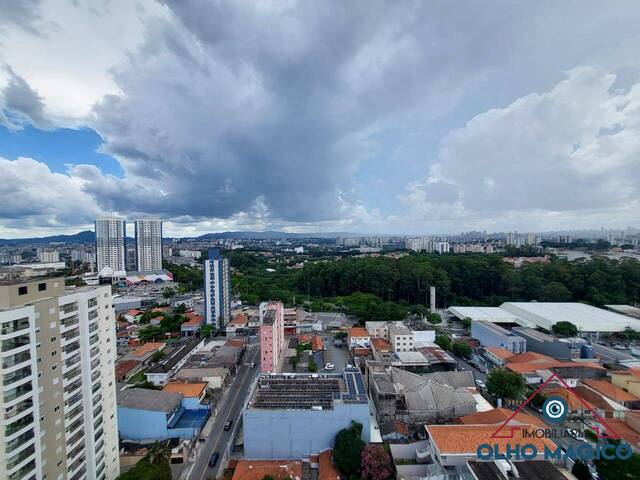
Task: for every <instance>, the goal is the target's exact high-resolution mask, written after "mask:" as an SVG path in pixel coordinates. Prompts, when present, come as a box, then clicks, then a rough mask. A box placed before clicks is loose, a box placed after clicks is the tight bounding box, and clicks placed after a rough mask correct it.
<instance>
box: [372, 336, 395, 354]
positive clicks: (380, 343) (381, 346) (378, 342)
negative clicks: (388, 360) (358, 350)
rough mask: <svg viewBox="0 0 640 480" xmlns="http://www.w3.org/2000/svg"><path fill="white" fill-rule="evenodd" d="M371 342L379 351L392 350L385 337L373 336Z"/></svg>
mask: <svg viewBox="0 0 640 480" xmlns="http://www.w3.org/2000/svg"><path fill="white" fill-rule="evenodd" d="M371 344H372V345H373V346H374V347H375V348H376V350H377V351H378V352H390V351H391V345H390V344H389V342H387V341H386V340H385V339H383V338H372V339H371Z"/></svg>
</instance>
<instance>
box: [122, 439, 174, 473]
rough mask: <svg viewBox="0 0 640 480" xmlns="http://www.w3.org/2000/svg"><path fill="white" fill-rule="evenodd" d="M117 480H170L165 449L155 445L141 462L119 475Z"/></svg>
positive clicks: (167, 455) (167, 456)
mask: <svg viewBox="0 0 640 480" xmlns="http://www.w3.org/2000/svg"><path fill="white" fill-rule="evenodd" d="M118 480H171V466H170V465H169V454H168V451H167V449H166V448H165V447H163V446H161V445H158V444H155V445H154V446H153V447H151V449H150V450H149V453H147V454H146V455H145V456H144V458H143V459H142V460H140V461H139V462H138V463H136V465H135V466H134V467H133V468H132V469H130V470H127V471H126V472H125V473H123V474H122V475H120V476H119V477H118Z"/></svg>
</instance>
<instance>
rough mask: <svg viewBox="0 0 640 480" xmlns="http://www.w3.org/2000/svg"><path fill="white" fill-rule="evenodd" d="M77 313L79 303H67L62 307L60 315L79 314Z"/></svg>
mask: <svg viewBox="0 0 640 480" xmlns="http://www.w3.org/2000/svg"><path fill="white" fill-rule="evenodd" d="M77 311H78V302H73V303H67V304H66V305H62V306H61V307H60V313H61V314H62V315H67V314H68V313H71V312H77Z"/></svg>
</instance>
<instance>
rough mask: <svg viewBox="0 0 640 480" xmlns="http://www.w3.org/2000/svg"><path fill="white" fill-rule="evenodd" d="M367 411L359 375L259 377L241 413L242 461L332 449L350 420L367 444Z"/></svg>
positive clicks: (302, 455)
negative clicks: (336, 437) (247, 403)
mask: <svg viewBox="0 0 640 480" xmlns="http://www.w3.org/2000/svg"><path fill="white" fill-rule="evenodd" d="M369 416H370V412H369V403H368V398H367V393H366V391H365V386H364V382H363V379H362V375H361V374H360V372H359V371H358V370H357V369H352V370H350V371H347V372H345V373H344V374H342V375H340V374H295V375H292V374H286V375H262V376H261V377H260V379H259V381H258V384H257V386H256V388H255V390H254V392H253V393H252V396H251V399H250V401H249V405H248V406H247V408H246V409H245V411H244V412H243V416H242V421H243V429H244V453H245V458H247V459H251V460H267V459H271V460H288V459H300V458H306V457H308V456H309V455H312V454H317V453H319V452H321V451H323V450H326V449H328V448H332V447H333V442H334V439H335V436H336V434H337V433H338V432H339V431H340V430H342V429H343V428H348V427H349V425H350V424H351V422H352V421H356V422H358V423H360V424H362V427H363V428H362V439H363V440H364V441H365V442H369V441H370V423H369V422H370V418H369Z"/></svg>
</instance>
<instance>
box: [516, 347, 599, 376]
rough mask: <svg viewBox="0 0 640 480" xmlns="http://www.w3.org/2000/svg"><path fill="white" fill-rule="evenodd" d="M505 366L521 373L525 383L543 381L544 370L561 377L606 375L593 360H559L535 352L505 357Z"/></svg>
mask: <svg viewBox="0 0 640 480" xmlns="http://www.w3.org/2000/svg"><path fill="white" fill-rule="evenodd" d="M505 367H506V368H507V369H509V370H511V371H513V372H517V373H519V374H521V375H523V376H524V377H525V378H526V379H528V380H527V383H533V382H534V381H535V382H538V380H539V381H540V382H542V381H544V380H543V379H544V378H545V375H544V374H543V373H542V372H544V371H549V372H552V373H556V374H557V375H559V376H560V377H561V378H563V379H594V378H603V377H604V376H605V375H606V370H605V368H604V367H602V366H600V365H598V364H596V363H593V362H582V361H580V362H578V361H576V362H572V361H559V360H556V359H554V358H551V357H548V356H546V355H542V354H539V353H535V352H526V353H522V354H519V355H513V356H511V357H509V358H507V359H506V364H505Z"/></svg>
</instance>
